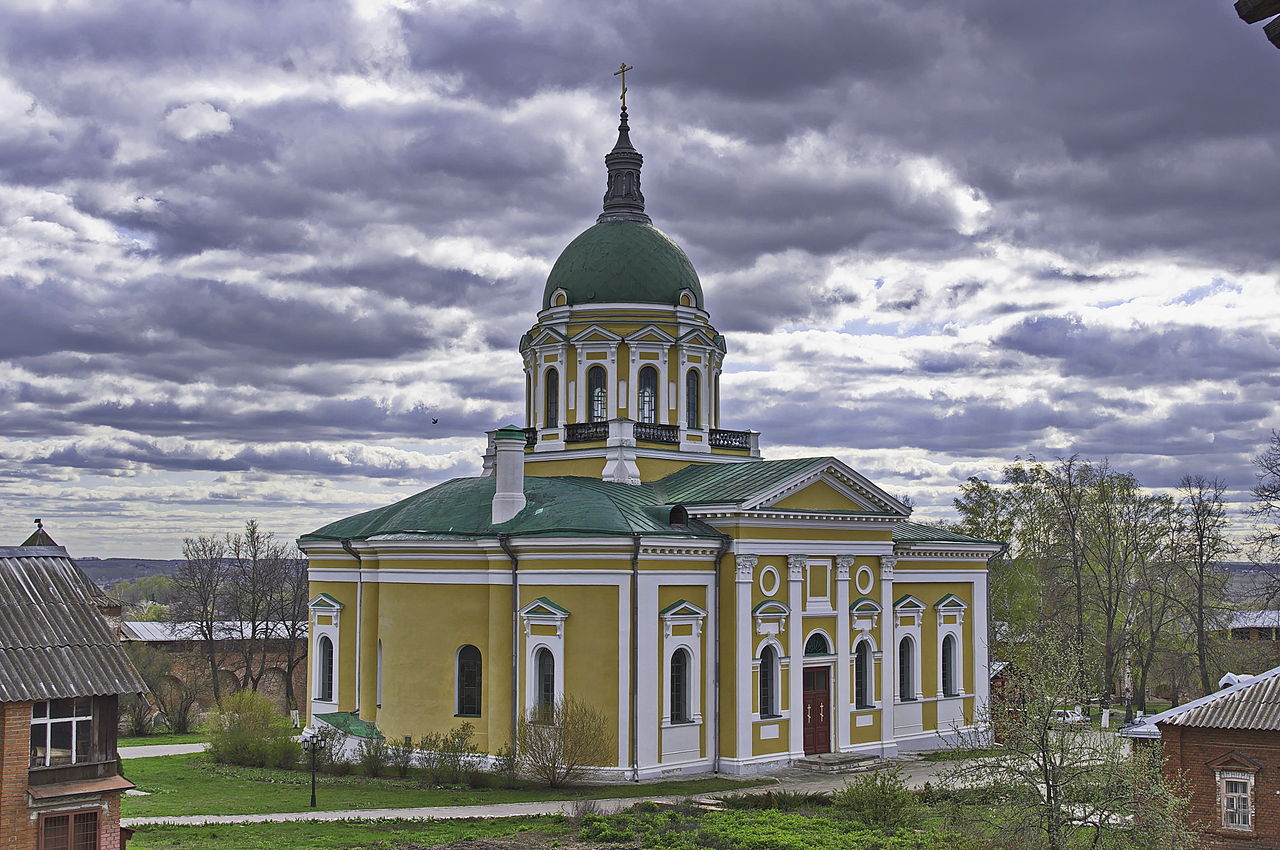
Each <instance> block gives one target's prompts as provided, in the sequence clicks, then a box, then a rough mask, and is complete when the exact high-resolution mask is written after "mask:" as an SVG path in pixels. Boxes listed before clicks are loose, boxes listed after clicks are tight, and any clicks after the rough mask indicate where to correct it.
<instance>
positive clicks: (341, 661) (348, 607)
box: [307, 581, 356, 711]
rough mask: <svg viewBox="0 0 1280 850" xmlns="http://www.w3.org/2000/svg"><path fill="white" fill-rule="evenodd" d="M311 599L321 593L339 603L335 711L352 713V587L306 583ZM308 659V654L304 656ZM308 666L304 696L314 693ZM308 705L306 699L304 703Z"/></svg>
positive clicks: (353, 697) (353, 663) (354, 671)
mask: <svg viewBox="0 0 1280 850" xmlns="http://www.w3.org/2000/svg"><path fill="white" fill-rule="evenodd" d="M309 587H310V590H309V593H310V597H309V598H311V599H315V598H316V596H317V595H319V594H321V593H327V594H329V595H330V596H332V597H333V598H334V599H336V600H338V601H339V602H341V603H342V613H341V615H340V617H339V620H338V653H337V658H335V659H334V663H335V664H336V665H337V668H338V670H337V675H336V676H335V680H336V684H337V686H338V709H337V710H338V711H352V710H354V709H355V707H356V586H355V583H354V582H349V581H313V582H309ZM308 657H311V656H310V653H308ZM315 687H316V686H315V681H314V678H313V671H312V665H310V664H308V665H307V695H308V697H310V695H311V694H314V693H315V692H316V691H315ZM307 703H308V705H310V699H309V698H308V700H307Z"/></svg>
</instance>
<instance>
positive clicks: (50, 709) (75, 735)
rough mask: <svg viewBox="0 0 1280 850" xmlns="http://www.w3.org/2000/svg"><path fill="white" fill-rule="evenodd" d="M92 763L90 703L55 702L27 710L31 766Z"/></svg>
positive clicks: (65, 700) (84, 701)
mask: <svg viewBox="0 0 1280 850" xmlns="http://www.w3.org/2000/svg"><path fill="white" fill-rule="evenodd" d="M92 760H93V701H92V700H91V699H89V698H88V697H80V698H76V699H55V700H48V701H47V702H38V703H35V704H34V705H33V706H32V708H31V766H32V767H54V766H57V765H64V764H79V763H80V762H86V761H92Z"/></svg>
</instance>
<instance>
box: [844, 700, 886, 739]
mask: <svg viewBox="0 0 1280 850" xmlns="http://www.w3.org/2000/svg"><path fill="white" fill-rule="evenodd" d="M859 717H870V718H871V724H870V725H868V726H859V725H858V718H859ZM849 726H850V729H849V740H850V741H852V742H853V743H855V744H871V743H875V742H876V741H879V740H880V709H878V708H873V709H867V710H862V711H854V712H853V713H852V714H851V715H850V716H849Z"/></svg>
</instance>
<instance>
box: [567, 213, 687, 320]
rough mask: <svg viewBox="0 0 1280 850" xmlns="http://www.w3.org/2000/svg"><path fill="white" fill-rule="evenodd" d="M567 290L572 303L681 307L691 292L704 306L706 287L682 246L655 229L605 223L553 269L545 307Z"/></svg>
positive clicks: (572, 245)
mask: <svg viewBox="0 0 1280 850" xmlns="http://www.w3.org/2000/svg"><path fill="white" fill-rule="evenodd" d="M557 289H564V290H565V291H566V292H568V294H569V303H570V304H605V303H610V302H615V303H618V302H620V303H637V302H638V303H643V304H669V305H672V306H674V305H677V304H679V303H680V292H681V290H684V289H689V290H692V291H693V295H694V304H695V306H697V307H698V308H701V307H702V283H701V282H700V281H699V280H698V273H697V272H696V271H694V268H693V264H692V263H690V262H689V258H688V257H687V256H685V253H684V251H682V250H680V246H679V245H677V244H676V243H675V242H673V241H672V240H671V237H670V236H667V234H665V233H663V232H662V231H661V230H659V229H658V228H656V227H654V226H653V225H651V224H644V223H641V222H638V221H602V222H600V223H599V224H596V225H594V226H592V227H589V228H587V229H586V230H585V231H583V232H582V233H580V234H579V235H578V236H577V238H575V239H574V240H573V241H572V242H570V243H569V244H568V246H566V247H565V249H564V251H562V252H561V253H560V258H559V259H557V260H556V263H555V265H554V266H552V267H551V274H550V275H548V276H547V286H546V288H545V289H544V290H543V293H542V306H543V308H544V309H545V308H547V307H550V306H551V294H552V293H553V292H555V291H556V290H557Z"/></svg>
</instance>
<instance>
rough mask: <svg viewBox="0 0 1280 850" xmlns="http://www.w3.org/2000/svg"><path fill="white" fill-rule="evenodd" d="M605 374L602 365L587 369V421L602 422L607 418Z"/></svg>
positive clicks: (607, 399) (607, 403)
mask: <svg viewBox="0 0 1280 850" xmlns="http://www.w3.org/2000/svg"><path fill="white" fill-rule="evenodd" d="M606 379H607V375H606V373H605V371H604V367H603V366H592V367H591V368H590V369H588V370H587V421H588V422H604V421H605V420H607V419H608V418H609V394H608V390H607V388H606V386H605V384H606Z"/></svg>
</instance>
